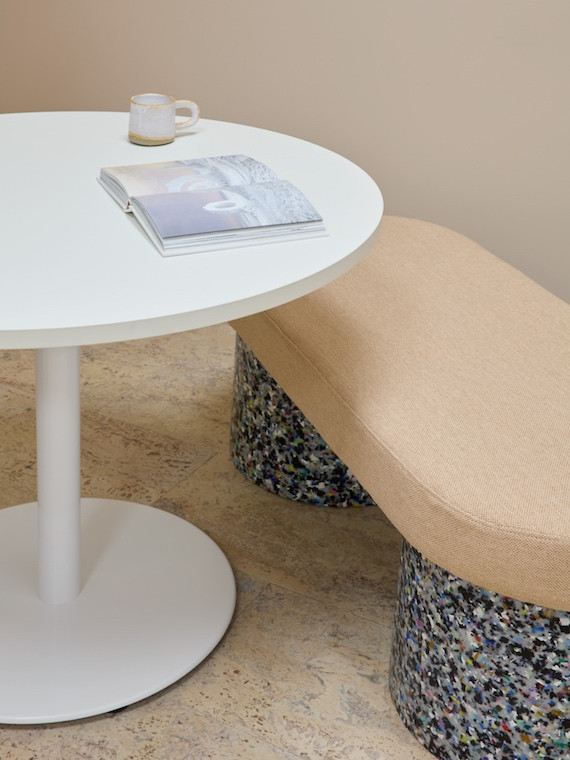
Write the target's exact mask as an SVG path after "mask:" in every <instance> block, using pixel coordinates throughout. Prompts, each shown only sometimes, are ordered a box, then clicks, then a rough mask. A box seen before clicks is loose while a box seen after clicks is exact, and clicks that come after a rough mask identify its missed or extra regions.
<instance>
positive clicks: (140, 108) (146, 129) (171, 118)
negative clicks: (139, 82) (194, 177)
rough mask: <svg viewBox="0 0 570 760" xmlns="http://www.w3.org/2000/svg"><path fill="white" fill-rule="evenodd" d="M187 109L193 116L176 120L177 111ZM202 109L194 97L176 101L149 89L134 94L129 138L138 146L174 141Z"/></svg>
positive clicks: (198, 115)
mask: <svg viewBox="0 0 570 760" xmlns="http://www.w3.org/2000/svg"><path fill="white" fill-rule="evenodd" d="M180 109H186V110H188V111H190V116H189V117H188V118H187V119H183V120H182V121H178V122H177V121H176V111H178V110H180ZM199 118H200V109H199V108H198V106H197V105H196V103H194V102H193V101H192V100H176V98H173V97H172V96H171V95H160V94H159V93H156V92H148V93H145V94H143V95H133V97H132V98H131V111H130V115H129V140H130V141H131V142H132V143H135V144H136V145H165V144H167V143H171V142H172V141H173V140H174V138H175V137H176V135H177V133H178V132H180V130H182V129H186V128H188V127H191V126H193V125H194V124H196V122H197V121H198V119H199Z"/></svg>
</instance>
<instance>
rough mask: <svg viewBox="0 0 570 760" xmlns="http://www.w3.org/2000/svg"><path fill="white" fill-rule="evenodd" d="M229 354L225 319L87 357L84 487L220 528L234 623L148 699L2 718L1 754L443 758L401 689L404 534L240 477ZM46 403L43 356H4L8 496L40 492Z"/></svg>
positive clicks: (262, 759) (96, 350)
mask: <svg viewBox="0 0 570 760" xmlns="http://www.w3.org/2000/svg"><path fill="white" fill-rule="evenodd" d="M233 347H234V334H233V332H232V330H231V329H230V328H229V327H228V326H227V325H220V326H216V327H210V328H205V329H202V330H196V331H193V332H189V333H182V334H179V335H173V336H166V337H161V338H155V339H152V340H143V341H133V342H130V343H121V344H116V345H105V346H97V347H90V348H85V349H83V350H82V494H83V495H84V496H103V497H109V498H116V499H127V500H133V501H137V502H142V503H145V504H151V505H153V506H155V507H157V508H159V509H164V510H167V511H169V512H173V513H175V514H177V515H179V516H181V517H183V518H185V519H187V520H189V521H191V522H193V523H194V524H195V525H197V526H198V527H199V528H201V529H202V530H204V531H205V532H206V533H207V534H208V535H210V536H211V537H212V538H213V539H214V540H215V541H216V542H217V543H218V544H219V546H220V547H221V548H222V549H223V551H224V552H225V554H226V556H227V557H228V559H229V561H230V563H231V565H232V568H233V570H234V573H235V576H236V582H237V587H238V598H237V607H236V612H235V616H234V619H233V622H232V624H231V626H230V628H229V630H228V632H227V633H226V635H225V637H224V638H223V640H222V642H221V643H220V644H219V645H218V647H217V648H216V649H215V650H214V651H213V653H212V654H211V655H210V656H209V657H208V658H207V659H206V660H205V661H204V662H203V663H202V664H201V665H200V666H198V667H197V668H196V669H195V670H194V671H192V672H191V673H190V674H189V675H187V676H186V677H185V678H183V679H182V680H181V681H179V682H177V683H176V684H174V685H172V686H170V687H169V688H168V689H166V690H165V691H162V692H160V693H159V694H156V695H155V696H153V697H150V698H148V699H146V700H144V701H143V702H139V703H137V704H134V705H131V706H129V707H127V708H125V709H123V710H120V711H117V712H115V713H111V714H106V715H101V716H98V717H95V718H88V719H84V720H80V721H74V722H69V723H55V724H50V725H41V726H0V757H1V758H2V760H75V759H76V758H89V760H131V759H132V760H147V759H148V760H151V759H152V760H163V759H164V760H202V759H204V760H205V759H206V758H221V759H223V760H225V759H226V758H227V760H241V759H242V758H243V759H244V760H297V759H298V758H299V759H300V758H309V759H311V760H312V759H313V758H330V760H336V758H339V759H340V758H350V759H351V760H360V759H361V758H362V760H429V758H433V756H432V755H430V754H429V753H428V752H427V751H426V750H425V749H423V748H422V747H421V746H420V745H419V744H418V743H417V742H416V740H415V739H414V738H413V737H412V736H411V735H410V734H409V733H408V732H407V730H406V729H405V728H404V727H403V726H402V724H401V722H400V720H399V718H398V716H397V714H396V712H395V710H394V708H393V706H392V703H391V701H390V698H389V694H388V680H387V678H388V661H389V652H390V640H391V634H392V628H393V622H392V618H393V609H394V600H395V584H396V579H397V568H398V555H399V547H400V541H399V537H398V535H397V533H396V532H395V531H394V529H393V528H392V527H391V526H390V524H389V523H388V522H387V521H386V520H385V518H384V517H383V516H382V513H381V512H380V510H378V509H377V508H375V507H365V508H362V509H358V510H334V509H326V508H322V507H311V506H307V505H299V504H294V503H291V502H288V501H285V500H283V499H281V498H279V497H277V496H274V495H271V494H268V493H265V492H263V491H262V490H260V489H258V488H257V487H255V486H253V485H252V484H251V483H249V482H248V481H247V480H245V478H243V476H241V475H240V474H239V473H238V472H236V471H235V470H234V468H233V465H232V463H231V460H230V456H229V418H230V408H231V385H232V369H233ZM34 408H35V399H34V357H33V352H30V351H0V425H1V430H2V436H1V441H2V443H1V446H0V507H6V506H11V505H14V504H19V503H24V502H28V501H33V500H34V499H35V441H34ZM0 615H1V611H0ZM167 624H168V623H167V621H165V625H167ZM6 654H7V653H2V656H6ZM8 656H9V655H8ZM0 688H3V685H2V683H1V679H0Z"/></svg>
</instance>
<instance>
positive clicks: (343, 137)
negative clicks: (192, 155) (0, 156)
mask: <svg viewBox="0 0 570 760" xmlns="http://www.w3.org/2000/svg"><path fill="white" fill-rule="evenodd" d="M569 28H570V2H568V0H352V1H351V2H346V1H344V2H341V0H281V1H280V2H277V0H231V1H230V0H210V1H209V2H208V1H207V0H0V78H1V93H2V104H1V107H0V110H4V111H18V110H46V109H95V110H101V109H106V110H126V109H127V108H128V99H129V96H130V95H131V94H134V93H135V92H145V91H162V92H169V93H172V94H175V95H176V96H177V97H191V98H193V99H195V100H197V101H198V102H199V104H200V106H201V108H202V113H203V115H204V116H206V117H209V118H214V119H226V120H230V121H240V122H245V123H250V124H255V125H257V126H262V127H268V128H271V129H277V130H281V131H284V132H288V133H291V134H295V135H298V136H300V137H303V138H306V139H308V140H313V141H316V142H319V143H321V144H324V145H326V146H328V147H330V148H332V149H334V150H337V151H339V152H341V153H343V154H345V155H347V156H348V157H349V158H352V159H353V160H354V161H356V162H357V163H359V164H361V165H362V166H363V167H364V168H365V169H367V171H369V172H370V173H371V174H372V175H373V176H374V177H375V179H376V180H377V182H378V184H379V185H380V187H381V188H382V191H383V193H384V196H385V200H386V209H387V211H388V212H389V213H395V214H404V215H409V216H418V217H421V218H424V219H429V220H432V221H436V222H439V223H442V224H445V225H447V226H450V227H453V228H455V229H457V230H460V231H462V232H464V233H465V234H467V235H469V236H471V237H473V238H475V239H476V240H478V241H479V242H481V243H482V244H483V245H485V246H486V247H488V248H489V249H491V250H493V251H494V252H495V253H497V254H498V255H500V256H502V257H503V258H505V259H506V260H508V261H510V262H511V263H513V264H514V265H515V266H518V267H519V268H520V269H522V270H523V271H525V272H526V273H527V274H529V275H530V276H531V277H533V278H534V279H536V280H537V281H538V282H540V283H541V284H543V285H544V286H545V287H547V288H549V289H550V290H552V291H553V292H555V293H557V294H558V295H560V296H562V297H564V298H566V299H567V300H570V255H569V254H570V245H569V242H568V241H569V236H568V225H567V219H568V216H569V210H570V148H569V135H570V91H569V79H570V46H569V45H568V29H569ZM7 148H9V146H3V149H7ZM0 176H1V175H0Z"/></svg>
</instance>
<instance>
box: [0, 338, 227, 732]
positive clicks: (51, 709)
mask: <svg viewBox="0 0 570 760" xmlns="http://www.w3.org/2000/svg"><path fill="white" fill-rule="evenodd" d="M79 419H80V411H79V351H78V349H75V348H69V349H68V348H63V349H59V348H57V349H42V350H41V351H38V355H37V428H38V430H37V446H38V502H33V503H29V504H20V505H18V506H15V507H7V508H5V509H0V723H9V724H10V723H13V724H16V723H20V724H21V723H27V724H34V723H36V724H37V723H54V722H57V721H66V720H74V719H77V718H84V717H88V716H91V715H99V714H101V713H104V712H108V711H109V710H115V709H117V708H119V707H124V706H125V705H128V704H132V703H133V702H137V701H139V700H141V699H144V698H145V697H149V696H150V695H152V694H155V693H156V692H158V691H160V690H161V689H164V688H165V687H166V686H169V685H170V684H172V683H174V682H175V681H177V680H179V679H180V678H182V676H184V675H186V674H187V673H188V672H189V671H191V670H192V669H193V668H194V667H196V665H198V664H199V663H200V662H201V661H202V660H203V659H204V658H205V657H206V656H207V655H208V654H209V653H210V652H211V651H212V649H213V648H214V647H215V646H216V644H217V643H218V642H219V640H220V639H221V637H222V636H223V634H224V633H225V631H226V629H227V627H228V625H229V624H230V621H231V618H232V615H233V611H234V605H235V581H234V577H233V573H232V571H231V568H230V565H229V563H228V561H227V559H226V557H225V556H224V554H223V553H222V551H221V550H220V549H219V547H218V546H216V544H215V543H214V542H213V541H212V540H211V539H210V538H209V537H208V536H207V535H206V534H204V533H203V532H202V531H201V530H199V529H198V528H196V527H195V526H194V525H191V524H190V523H188V522H187V521H185V520H182V519H181V518H179V517H175V516H174V515H171V514H168V513H167V512H163V511H162V510H160V509H154V508H153V507H149V506H146V505H144V504H133V503H131V502H126V501H117V500H113V499H85V498H82V499H80V495H79V491H80V445H79V443H80V440H79V438H80V436H79V424H80V422H79ZM80 544H81V547H82V549H81V552H80ZM38 574H39V579H40V583H39V594H38V588H37V585H38V584H37V577H38ZM80 579H81V582H80Z"/></svg>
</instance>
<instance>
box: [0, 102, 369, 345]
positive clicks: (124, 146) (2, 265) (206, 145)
mask: <svg viewBox="0 0 570 760" xmlns="http://www.w3.org/2000/svg"><path fill="white" fill-rule="evenodd" d="M127 125H128V115H127V114H126V113H88V112H78V113H56V112H54V113H51V112H50V113H34V114H25V113H24V114H2V115H0V151H1V164H0V165H1V171H0V194H1V198H0V229H1V230H2V242H1V246H0V283H1V284H0V292H1V296H0V348H49V347H55V346H73V345H83V344H94V343H104V342H112V341H121V340H129V339H133V338H142V337H150V336H154V335H161V334H166V333H171V332H177V331H182V330H187V329H192V328H196V327H203V326H206V325H210V324H216V323H219V322H224V321H227V320H230V319H234V318H238V317H241V316H245V315H247V314H251V313H254V312H257V311H261V310H263V309H267V308H271V307H273V306H277V305H278V304H280V303H284V302H286V301H289V300H292V299H293V298H297V297H299V296H301V295H304V294H306V293H308V292H310V291H312V290H314V289H316V288H317V287H320V286H321V285H324V284H326V283H327V282H329V281H330V280H332V279H334V278H335V277H337V276H338V275H340V274H342V273H343V272H344V271H346V270H348V269H349V268H350V267H351V266H352V265H353V264H354V263H356V261H357V260H358V259H359V258H360V257H361V256H363V255H364V254H365V253H366V251H367V250H368V247H369V244H370V242H371V240H372V238H373V236H374V233H375V231H376V230H377V228H378V225H379V224H380V220H381V217H382V212H383V202H382V196H381V194H380V191H379V189H378V187H377V186H376V184H375V183H374V182H373V180H372V179H371V178H370V177H369V176H368V175H367V174H366V173H365V172H363V171H362V170H361V169H360V168H358V167H357V166H355V165H354V164H353V163H351V162H350V161H348V160H346V159H344V158H342V157H341V156H339V155H337V154H335V153H332V152H331V151H328V150H326V149H324V148H321V147H318V146H316V145H313V144H311V143H308V142H305V141H302V140H299V139H296V138H293V137H289V136H285V135H281V134H278V133H275V132H269V131H266V130H260V129H256V128H253V127H246V126H241V125H236V124H228V123H224V122H217V121H211V120H206V119H201V120H200V121H199V122H198V124H197V125H196V126H195V127H194V128H193V130H192V132H191V133H190V134H188V135H187V136H183V137H178V138H177V139H176V140H175V142H174V143H171V144H170V145H165V146H160V147H153V148H146V147H141V146H136V145H132V144H131V143H130V142H129V141H128V139H127ZM229 153H245V154H247V155H250V156H252V157H254V158H257V159H259V160H261V161H264V162H265V163H267V164H269V165H270V166H271V167H272V168H273V169H274V170H275V171H276V172H277V174H278V175H279V176H280V177H281V178H282V179H288V180H290V181H292V182H293V183H295V184H297V185H298V186H299V187H300V188H301V190H302V191H303V192H304V193H305V194H306V195H307V196H308V198H309V199H310V200H311V202H312V203H313V204H314V205H315V207H316V208H317V209H318V210H319V211H320V213H321V214H322V215H323V218H324V222H325V225H326V227H327V230H328V233H329V235H328V236H327V237H325V238H317V239H312V240H305V241H290V242H284V243H275V244H271V245H256V246H250V247H245V248H238V249H231V250H225V251H224V250H222V251H214V252H207V253H196V254H189V255H182V256H173V257H170V258H163V257H162V256H161V255H160V254H159V253H158V251H157V250H156V249H155V248H154V246H153V245H152V243H151V242H150V241H149V240H148V238H147V237H146V235H145V234H144V232H142V230H141V229H140V228H139V226H138V224H137V223H136V221H135V220H134V219H132V218H131V216H132V215H130V214H124V213H123V212H122V211H121V209H120V207H119V206H118V205H117V204H116V203H115V201H114V200H113V199H112V198H111V197H110V196H109V195H108V194H107V193H106V192H105V190H104V189H103V188H102V187H101V186H100V185H99V183H98V182H97V181H96V178H97V177H98V175H99V171H100V169H101V168H102V167H105V166H116V165H126V164H137V163H147V162H154V161H167V160H175V159H186V158H192V157H203V156H213V155H222V154H229Z"/></svg>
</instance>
